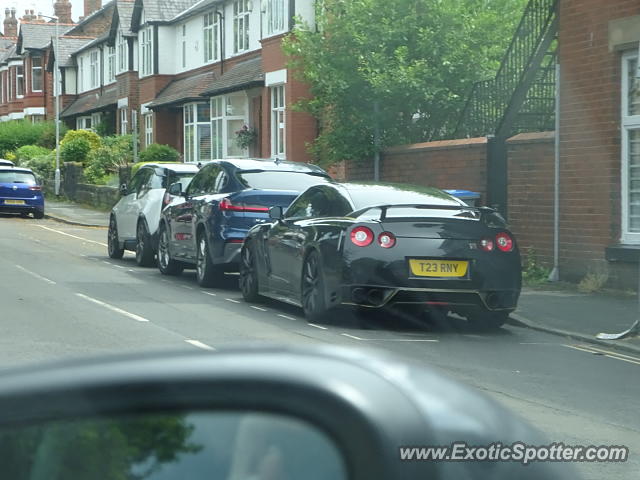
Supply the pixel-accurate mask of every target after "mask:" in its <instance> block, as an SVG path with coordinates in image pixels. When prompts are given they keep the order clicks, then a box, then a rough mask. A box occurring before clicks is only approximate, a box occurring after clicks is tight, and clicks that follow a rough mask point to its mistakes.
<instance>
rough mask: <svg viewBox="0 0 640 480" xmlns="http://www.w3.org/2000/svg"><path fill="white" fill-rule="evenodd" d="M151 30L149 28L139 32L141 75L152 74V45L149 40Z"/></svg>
mask: <svg viewBox="0 0 640 480" xmlns="http://www.w3.org/2000/svg"><path fill="white" fill-rule="evenodd" d="M152 32H153V30H152V29H151V27H147V28H145V29H144V30H142V32H141V38H140V48H141V50H142V52H141V55H140V56H141V65H140V71H141V72H142V75H143V76H145V75H151V74H152V73H153V48H152V46H153V43H152V40H151V35H152Z"/></svg>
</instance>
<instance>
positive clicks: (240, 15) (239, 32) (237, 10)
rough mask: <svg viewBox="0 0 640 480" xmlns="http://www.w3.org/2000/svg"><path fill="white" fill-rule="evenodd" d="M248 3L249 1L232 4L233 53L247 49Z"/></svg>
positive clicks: (244, 0)
mask: <svg viewBox="0 0 640 480" xmlns="http://www.w3.org/2000/svg"><path fill="white" fill-rule="evenodd" d="M249 3H250V0H235V2H233V52H234V53H239V52H244V51H245V50H248V49H249V13H250V12H249Z"/></svg>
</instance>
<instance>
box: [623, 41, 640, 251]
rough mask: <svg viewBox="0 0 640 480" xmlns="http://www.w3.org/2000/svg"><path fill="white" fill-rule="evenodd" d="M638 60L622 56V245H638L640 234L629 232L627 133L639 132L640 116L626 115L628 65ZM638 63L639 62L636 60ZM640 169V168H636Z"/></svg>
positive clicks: (634, 55) (629, 54)
mask: <svg viewBox="0 0 640 480" xmlns="http://www.w3.org/2000/svg"><path fill="white" fill-rule="evenodd" d="M633 59H636V60H638V51H637V50H636V51H632V52H627V53H625V54H623V55H622V96H621V108H620V113H621V121H620V125H621V128H620V130H621V140H622V145H621V153H622V158H621V178H622V181H621V186H622V188H621V194H622V196H621V213H622V231H621V239H620V240H621V242H622V243H629V244H631V243H635V244H640V232H631V231H629V194H630V191H629V181H630V178H629V177H630V176H629V169H630V166H629V131H631V130H640V114H638V115H627V107H628V100H629V98H628V92H629V73H630V72H629V63H630V61H631V60H633ZM638 61H640V60H638ZM638 168H640V166H639V167H638Z"/></svg>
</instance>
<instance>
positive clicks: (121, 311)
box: [76, 293, 149, 322]
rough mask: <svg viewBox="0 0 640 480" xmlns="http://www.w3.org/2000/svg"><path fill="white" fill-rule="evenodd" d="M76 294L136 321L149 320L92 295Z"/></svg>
mask: <svg viewBox="0 0 640 480" xmlns="http://www.w3.org/2000/svg"><path fill="white" fill-rule="evenodd" d="M76 295H77V296H78V297H80V298H84V299H85V300H88V301H89V302H93V303H95V304H96V305H100V306H101V307H104V308H106V309H108V310H111V311H112V312H116V313H119V314H121V315H124V316H125V317H129V318H132V319H133V320H136V321H138V322H148V321H149V320H147V319H146V318H144V317H141V316H140V315H136V314H135V313H131V312H127V311H126V310H122V309H121V308H118V307H114V306H113V305H109V304H108V303H105V302H102V301H100V300H98V299H96V298H92V297H88V296H87V295H83V294H82V293H76Z"/></svg>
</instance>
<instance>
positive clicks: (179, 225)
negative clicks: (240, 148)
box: [158, 159, 331, 286]
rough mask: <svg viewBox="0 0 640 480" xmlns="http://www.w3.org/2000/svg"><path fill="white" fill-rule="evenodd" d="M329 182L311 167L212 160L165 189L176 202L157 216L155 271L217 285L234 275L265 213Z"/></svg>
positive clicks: (265, 219)
mask: <svg viewBox="0 0 640 480" xmlns="http://www.w3.org/2000/svg"><path fill="white" fill-rule="evenodd" d="M323 182H331V177H329V174H327V172H325V171H324V170H322V169H321V168H320V167H317V166H315V165H309V164H305V163H298V162H285V161H277V160H276V161H274V160H252V159H226V160H214V161H213V162H209V163H207V164H206V165H205V166H203V167H202V169H201V170H200V171H199V172H198V173H197V174H196V176H195V177H193V179H192V180H191V183H190V184H189V186H188V187H187V189H186V191H183V190H182V186H181V184H180V183H175V184H173V185H171V186H170V187H169V193H170V194H172V195H175V196H176V197H177V198H175V199H174V200H173V202H172V203H170V204H169V205H168V206H167V207H166V208H165V209H164V210H163V212H162V219H161V220H160V227H159V243H158V268H159V269H160V272H161V273H163V274H165V275H179V274H180V273H182V270H183V269H184V268H187V267H192V268H193V267H195V268H196V276H197V279H198V283H199V284H200V285H201V286H213V285H215V284H217V283H218V282H219V281H220V280H221V279H222V278H223V274H224V272H226V271H237V269H238V257H239V254H240V249H241V247H242V244H243V242H244V239H245V236H246V234H247V232H248V231H249V229H250V228H251V227H253V226H254V225H256V224H258V223H261V222H264V221H267V220H268V219H269V208H270V207H275V206H279V207H282V208H286V207H288V206H289V204H290V203H291V202H292V201H293V200H294V199H295V198H296V197H297V196H298V195H299V194H300V192H303V191H304V190H306V189H307V188H308V187H310V186H312V185H316V184H319V183H323Z"/></svg>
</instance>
